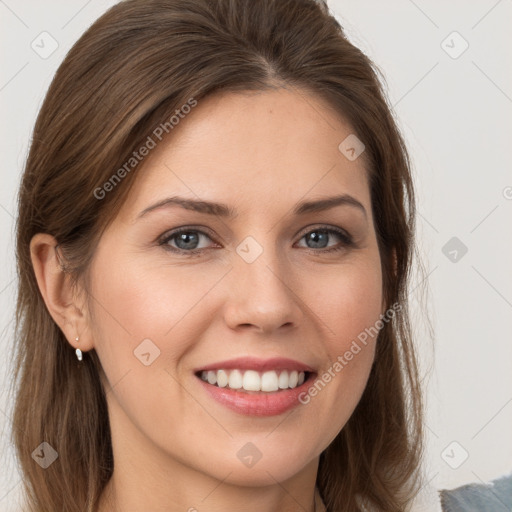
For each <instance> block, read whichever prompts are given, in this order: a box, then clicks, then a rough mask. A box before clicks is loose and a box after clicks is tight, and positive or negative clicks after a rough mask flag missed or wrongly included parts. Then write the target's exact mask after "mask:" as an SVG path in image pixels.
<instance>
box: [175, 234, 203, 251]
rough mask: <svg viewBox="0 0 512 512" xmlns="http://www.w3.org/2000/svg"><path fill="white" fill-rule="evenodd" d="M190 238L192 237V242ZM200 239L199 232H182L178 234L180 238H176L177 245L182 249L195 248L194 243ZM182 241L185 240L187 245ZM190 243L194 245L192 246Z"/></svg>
mask: <svg viewBox="0 0 512 512" xmlns="http://www.w3.org/2000/svg"><path fill="white" fill-rule="evenodd" d="M190 239H192V242H190ZM197 241H198V236H197V233H190V232H189V233H180V234H179V235H178V238H177V240H176V245H178V247H179V248H180V249H193V248H194V247H193V246H194V244H196V243H197ZM181 242H185V245H183V244H181ZM190 243H191V245H192V247H191V246H190Z"/></svg>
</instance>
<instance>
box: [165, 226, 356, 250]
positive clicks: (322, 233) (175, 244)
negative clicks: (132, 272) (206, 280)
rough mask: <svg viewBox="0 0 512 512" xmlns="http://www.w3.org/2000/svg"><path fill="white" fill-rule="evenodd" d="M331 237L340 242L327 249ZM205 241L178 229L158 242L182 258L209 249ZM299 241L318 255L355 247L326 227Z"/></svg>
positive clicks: (199, 235) (339, 232) (200, 234)
mask: <svg viewBox="0 0 512 512" xmlns="http://www.w3.org/2000/svg"><path fill="white" fill-rule="evenodd" d="M333 235H334V238H338V239H339V240H340V241H341V242H340V243H338V244H335V245H333V246H331V247H329V241H330V240H331V238H333ZM201 240H203V241H204V240H206V245H203V247H200V245H201ZM207 240H210V241H212V238H211V237H210V236H209V235H207V234H206V233H204V232H203V231H201V230H198V229H194V228H180V229H177V230H176V231H173V232H171V233H168V234H167V235H165V236H163V237H162V238H161V239H160V241H159V245H161V246H162V247H163V248H164V249H165V250H167V251H171V252H174V253H178V254H182V255H184V256H197V255H200V254H201V253H202V252H203V251H204V250H205V249H209V248H211V246H208V243H207ZM300 240H306V243H311V244H312V245H308V246H306V247H304V246H303V247H304V248H305V249H309V250H312V251H313V252H318V253H326V252H332V251H341V250H343V249H346V248H348V247H352V246H354V245H355V244H354V242H353V240H352V237H351V236H350V235H349V234H348V233H346V232H345V231H343V230H341V229H335V228H332V227H326V226H324V227H319V228H315V229H312V230H310V231H308V232H307V233H305V234H304V235H303V236H302V237H301V238H300Z"/></svg>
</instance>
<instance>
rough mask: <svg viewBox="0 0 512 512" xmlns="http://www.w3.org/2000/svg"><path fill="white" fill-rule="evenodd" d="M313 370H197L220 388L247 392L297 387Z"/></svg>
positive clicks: (271, 391)
mask: <svg viewBox="0 0 512 512" xmlns="http://www.w3.org/2000/svg"><path fill="white" fill-rule="evenodd" d="M311 375H312V372H298V371H297V370H279V371H276V370H270V371H266V372H258V371H256V370H242V369H233V370H228V369H220V370H208V371H206V370H202V371H199V372H196V377H199V378H200V379H201V380H203V381H204V382H208V384H211V385H212V386H216V387H218V388H227V389H233V390H237V391H240V392H245V393H276V392H277V393H279V392H282V391H285V390H288V389H295V388H297V387H299V386H301V385H302V384H304V382H305V381H307V380H309V379H310V378H311Z"/></svg>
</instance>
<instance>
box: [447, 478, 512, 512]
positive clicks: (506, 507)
mask: <svg viewBox="0 0 512 512" xmlns="http://www.w3.org/2000/svg"><path fill="white" fill-rule="evenodd" d="M439 494H440V498H441V508H442V510H443V512H510V511H512V473H511V474H510V475H508V476H504V477H501V478H498V479H497V480H492V481H491V482H490V483H489V484H468V485H463V486H461V487H457V488H456V489H451V490H445V489H443V490H442V491H439Z"/></svg>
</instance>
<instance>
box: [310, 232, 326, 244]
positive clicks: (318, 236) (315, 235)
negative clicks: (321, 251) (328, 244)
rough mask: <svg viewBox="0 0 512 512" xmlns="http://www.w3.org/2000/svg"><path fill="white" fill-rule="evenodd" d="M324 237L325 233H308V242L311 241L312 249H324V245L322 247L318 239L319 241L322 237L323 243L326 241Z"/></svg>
mask: <svg viewBox="0 0 512 512" xmlns="http://www.w3.org/2000/svg"><path fill="white" fill-rule="evenodd" d="M326 236H327V233H325V232H322V231H312V232H311V233H310V240H312V241H313V244H314V245H313V247H315V248H317V247H320V246H321V247H325V245H322V242H321V241H320V242H319V239H321V238H322V237H323V239H324V242H325V241H326Z"/></svg>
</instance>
